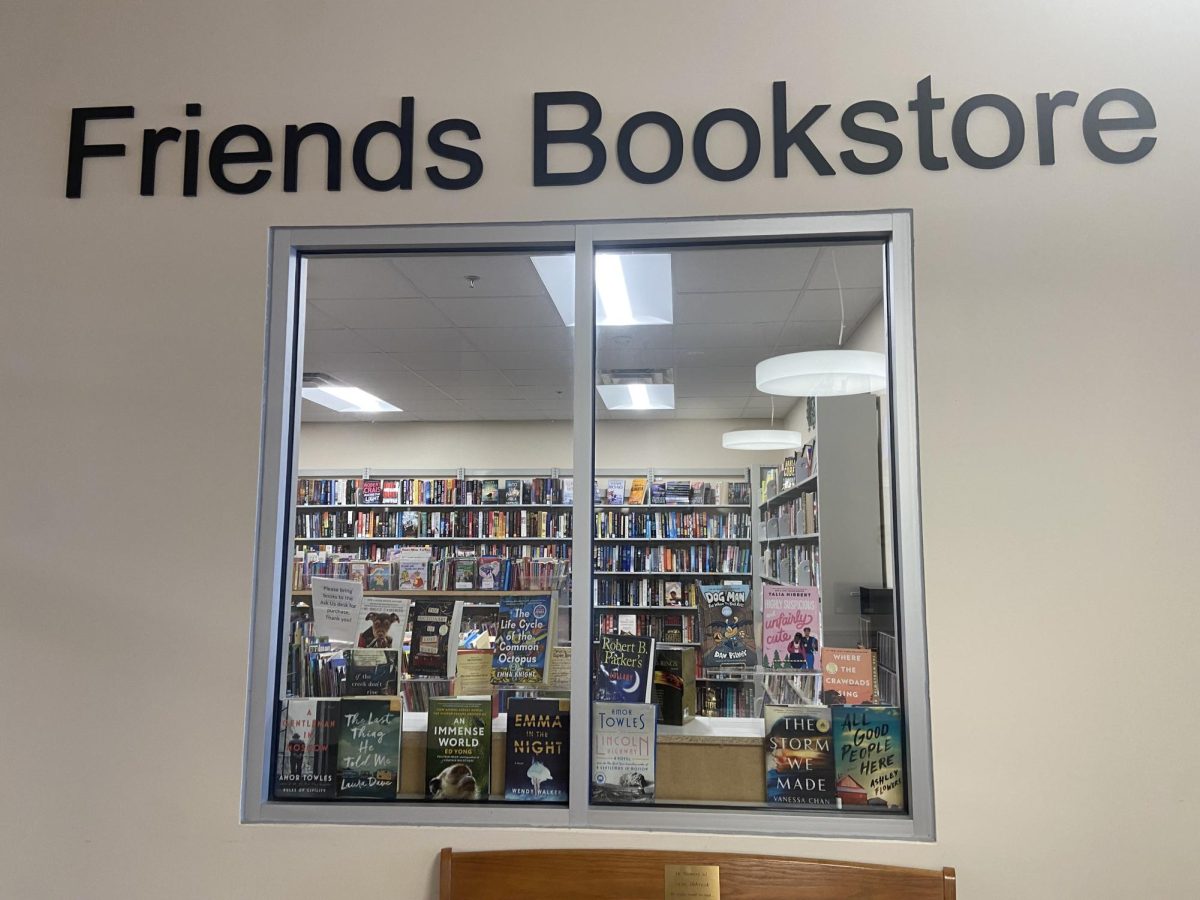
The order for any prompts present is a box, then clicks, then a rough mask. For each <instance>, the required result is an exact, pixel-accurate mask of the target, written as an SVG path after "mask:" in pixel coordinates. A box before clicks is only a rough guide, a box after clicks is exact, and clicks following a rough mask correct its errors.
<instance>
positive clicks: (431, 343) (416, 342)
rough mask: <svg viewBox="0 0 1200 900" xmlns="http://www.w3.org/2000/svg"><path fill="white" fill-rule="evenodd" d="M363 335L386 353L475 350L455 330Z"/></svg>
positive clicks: (376, 331) (388, 331) (393, 330)
mask: <svg viewBox="0 0 1200 900" xmlns="http://www.w3.org/2000/svg"><path fill="white" fill-rule="evenodd" d="M363 333H364V334H365V335H367V336H368V338H369V340H370V342H371V343H372V344H373V345H374V346H375V347H376V348H377V349H379V350H382V351H384V352H386V353H404V352H406V351H409V350H418V351H423V350H474V349H475V348H474V347H472V346H471V343H470V341H468V340H467V339H466V338H465V337H464V336H463V334H462V333H461V332H460V331H459V330H458V329H455V328H377V329H374V330H372V331H369V332H363Z"/></svg>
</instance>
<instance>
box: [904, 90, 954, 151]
mask: <svg viewBox="0 0 1200 900" xmlns="http://www.w3.org/2000/svg"><path fill="white" fill-rule="evenodd" d="M945 108H946V101H945V99H944V98H942V97H935V96H933V76H932V75H926V76H925V77H924V78H922V79H921V80H920V81H918V82H917V96H916V99H915V100H909V101H908V110H909V112H915V113H916V114H917V153H918V155H919V156H920V157H921V165H922V167H924V168H926V169H929V170H930V171H931V172H939V171H941V170H943V169H948V168H950V163H949V161H948V160H947V159H946V157H944V156H938V154H937V150H935V149H934V146H933V113H934V111H935V110H939V109H945Z"/></svg>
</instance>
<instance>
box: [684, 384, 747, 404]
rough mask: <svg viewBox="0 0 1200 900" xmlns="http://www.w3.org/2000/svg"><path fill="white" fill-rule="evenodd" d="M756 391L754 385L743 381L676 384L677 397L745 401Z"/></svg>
mask: <svg viewBox="0 0 1200 900" xmlns="http://www.w3.org/2000/svg"><path fill="white" fill-rule="evenodd" d="M754 390H755V388H754V383H753V382H751V383H749V384H747V383H745V382H743V381H737V382H725V381H713V382H709V383H707V384H692V383H686V382H685V383H684V384H678V383H677V384H676V385H675V396H676V397H738V398H740V399H741V400H743V401H744V400H745V399H746V398H747V397H749V396H750V394H751V392H753V391H754Z"/></svg>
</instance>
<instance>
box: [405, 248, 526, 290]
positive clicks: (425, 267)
mask: <svg viewBox="0 0 1200 900" xmlns="http://www.w3.org/2000/svg"><path fill="white" fill-rule="evenodd" d="M395 262H396V267H397V268H398V269H399V270H400V271H401V272H403V273H404V275H405V276H406V277H407V278H408V280H409V281H411V282H412V283H413V284H414V285H416V287H417V288H418V289H420V290H421V292H422V293H423V294H424V295H425V296H426V297H431V298H432V297H471V296H474V295H476V294H478V296H480V297H536V296H539V295H542V296H546V288H545V285H544V284H543V283H542V279H541V278H540V277H539V276H538V273H537V269H535V268H534V267H533V263H532V262H530V260H529V257H528V256H518V255H515V254H511V253H509V254H497V255H486V254H469V255H467V254H458V253H455V254H446V255H442V256H397V257H396V258H395ZM468 275H478V276H479V280H478V281H477V282H476V283H475V287H474V288H472V287H470V285H469V284H468V282H467V276H468Z"/></svg>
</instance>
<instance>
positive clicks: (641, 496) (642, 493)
mask: <svg viewBox="0 0 1200 900" xmlns="http://www.w3.org/2000/svg"><path fill="white" fill-rule="evenodd" d="M645 502H646V479H645V478H635V479H633V481H632V482H630V484H629V505H630V506H635V505H637V506H640V505H641V504H643V503H645Z"/></svg>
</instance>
